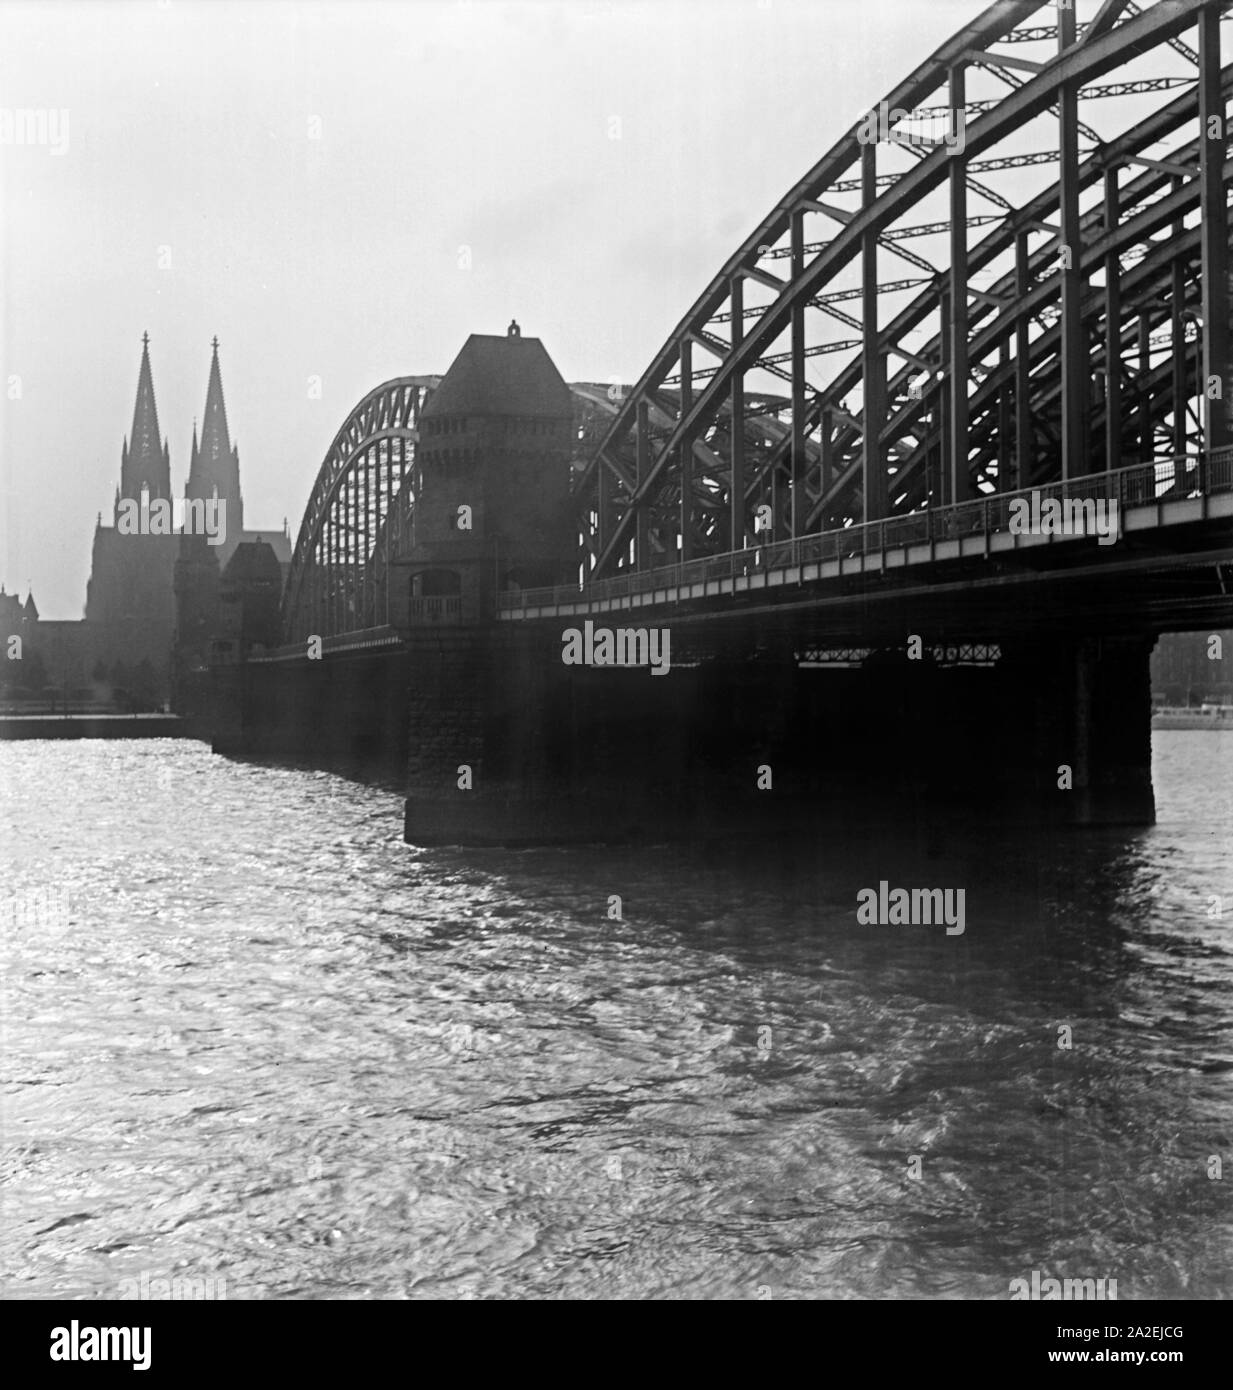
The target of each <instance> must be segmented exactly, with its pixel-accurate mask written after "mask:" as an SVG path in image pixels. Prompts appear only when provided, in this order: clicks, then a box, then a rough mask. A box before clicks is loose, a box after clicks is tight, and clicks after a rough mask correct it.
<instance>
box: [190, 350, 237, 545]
mask: <svg viewBox="0 0 1233 1390" xmlns="http://www.w3.org/2000/svg"><path fill="white" fill-rule="evenodd" d="M210 346H211V348H212V349H213V355H212V356H211V358H210V381H209V385H208V386H207V387H206V403H205V413H204V415H202V417H201V440H200V443H198V439H197V427H196V424H195V423H194V425H193V452H192V458H191V461H190V464H189V472H188V487H187V489H186V493H187V495H188V496H189V497H203V498H208V497H213V496H215V495H216V494H217V495H218V496H219V497H222V498H225V499H226V502H227V531H228V534H229V535H238V534H239V533H240V532H241V531H242V530H243V529H244V500H243V498H242V496H241V495H240V455H239V450H238V449H236V448H235V446H234V445H233V444H232V442H231V434H230V431H229V430H228V428H227V407H226V405H225V403H224V401H223V378H222V371H221V369H220V367H219V365H218V339H217V338H215V339H214V340H213V342H212V343H211V344H210Z"/></svg>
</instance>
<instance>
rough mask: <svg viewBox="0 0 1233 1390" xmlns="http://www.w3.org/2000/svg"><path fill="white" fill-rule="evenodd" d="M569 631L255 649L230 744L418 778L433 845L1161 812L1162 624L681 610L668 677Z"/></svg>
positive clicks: (412, 835)
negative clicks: (586, 654) (876, 630)
mask: <svg viewBox="0 0 1233 1390" xmlns="http://www.w3.org/2000/svg"><path fill="white" fill-rule="evenodd" d="M593 623H594V626H593V629H592V632H591V638H592V643H593V644H594V640H595V637H596V635H597V634H598V635H599V636H602V629H603V625H604V620H603V619H597V620H593ZM577 630H578V631H579V634H580V636H582V637H585V636H586V627H585V622H584V621H580V622H579V623H578V625H577ZM613 630H614V631H619V627H614V628H613ZM635 630H636V629H635ZM568 631H569V629H568V628H563V627H562V625H561V624H559V623H556V622H553V623H519V624H497V625H492V626H489V627H476V628H445V629H440V630H437V631H434V632H425V633H418V634H410V635H404V637H403V639H402V640H401V641H400V642H398V643H397V644H396V645H395V644H394V643H392V642H389V641H388V639H387V640H386V643H385V644H382V643H381V642H380V641H378V642H376V643H374V644H373V645H371V646H369V647H364V646H361V645H359V644H355V645H353V646H352V647H351V648H350V649H349V650H333V651H329V650H327V651H326V652H325V653H324V654H323V656H322V657H321V658H320V659H318V660H308V659H306V658H305V657H303V656H295V657H289V656H288V657H284V658H282V659H277V658H274V659H266V660H261V661H254V662H250V663H248V664H247V665H245V666H244V667H242V668H236V674H235V679H236V686H235V689H234V692H233V698H232V699H231V700H230V701H229V703H228V710H229V718H228V720H227V721H226V723H225V724H220V726H219V727H218V728H217V729H216V731H215V736H214V746H215V748H216V750H217V751H219V752H230V753H234V754H240V755H242V756H253V757H276V758H292V759H299V760H307V761H309V762H311V763H314V764H316V765H319V766H325V767H329V768H333V769H334V770H336V771H339V772H341V773H344V774H347V775H351V776H358V777H363V778H368V779H373V780H377V781H379V782H381V783H383V784H384V785H386V786H389V787H391V788H396V789H398V790H400V791H402V792H403V793H404V795H405V835H406V838H407V840H408V841H410V842H411V843H415V844H423V845H434V844H519V843H550V842H563V841H570V840H629V839H633V840H637V839H655V838H661V839H662V838H695V837H707V836H713V835H718V836H727V835H735V836H740V835H751V836H753V835H778V834H781V833H784V832H786V831H789V830H791V829H794V828H797V827H800V826H802V825H809V824H816V825H819V826H834V827H846V828H850V829H856V828H859V827H866V828H868V829H869V830H871V831H874V830H877V829H878V828H879V827H883V826H888V825H892V824H895V823H904V824H909V823H916V824H920V823H922V821H927V820H931V819H936V818H939V817H942V818H945V817H948V816H950V817H956V818H958V819H960V820H962V819H965V818H967V817H970V816H977V817H979V818H981V819H997V820H1000V821H1004V822H1011V821H1017V820H1024V819H1029V820H1033V821H1044V822H1050V821H1053V822H1057V823H1065V824H1074V825H1095V824H1103V825H1110V824H1149V823H1151V821H1152V819H1153V814H1154V811H1153V796H1152V784H1151V735H1150V718H1151V709H1150V689H1149V681H1148V660H1149V657H1150V653H1151V649H1152V646H1153V639H1152V638H1150V637H1145V636H1143V635H1140V634H1128V635H1113V636H1110V635H1093V634H1070V635H1067V636H1064V637H1061V638H1058V637H1056V636H1047V635H1045V634H1035V635H1033V634H1018V635H1015V636H1013V637H1011V638H1008V639H1004V640H1001V641H990V640H980V641H970V640H967V641H965V640H958V639H953V640H952V639H947V640H946V641H943V642H935V641H931V640H929V639H928V637H921V636H920V635H919V634H916V633H913V632H908V631H905V633H904V635H903V638H902V640H900V641H898V642H894V643H891V642H889V641H887V642H884V643H883V644H881V645H878V646H876V647H873V648H860V647H856V646H853V645H848V646H844V647H836V646H834V645H833V644H828V643H827V642H826V641H825V640H819V639H818V638H817V637H816V636H809V635H808V634H806V633H803V632H802V633H796V634H794V633H793V632H792V631H790V630H776V629H768V627H767V624H766V622H765V620H764V619H755V618H750V619H746V620H744V621H740V622H729V623H726V624H725V625H724V626H723V629H722V631H720V630H718V629H717V628H716V627H715V625H708V626H707V627H706V628H705V629H703V630H701V631H700V630H698V629H697V628H691V627H690V626H689V625H688V624H680V623H677V624H668V625H667V631H668V632H669V633H670V634H671V636H670V642H669V652H670V665H669V666H668V667H667V669H666V670H665V671H664V673H663V674H658V675H657V674H654V672H653V668H652V667H650V666H649V665H643V666H640V667H630V668H621V667H614V666H595V665H590V666H588V665H567V664H565V662H563V660H562V653H563V651H564V650H565V647H566V643H565V642H563V640H562V637H563V632H568Z"/></svg>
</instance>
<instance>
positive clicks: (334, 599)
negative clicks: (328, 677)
mask: <svg viewBox="0 0 1233 1390" xmlns="http://www.w3.org/2000/svg"><path fill="white" fill-rule="evenodd" d="M439 381H440V378H439V377H435V376H402V377H397V378H395V379H394V380H393V381H386V382H383V383H382V384H381V385H380V386H378V387H376V388H375V389H374V390H372V391H370V392H369V393H368V394H367V395H366V396H365V397H364V398H363V399H362V400H361V401H360V402H359V404H358V405H356V406H355V408H354V409H353V410H352V411H351V412H350V414H348V416H347V418H346V419H345V420H344V421H343V423H342V425H341V426H340V428H339V430H338V433H337V434H336V435H335V436H334V439H333V442H332V443H331V444H330V447H329V450H328V451H327V452H326V455H325V458H324V460H323V461H322V464H321V467H320V469H319V470H318V473H317V479H316V482H315V484H314V486H313V490H312V494H311V495H310V497H309V500H308V506H307V507H306V508H305V511H304V519H303V521H302V522H301V523H300V531H299V536H298V537H297V539H296V543H295V551H294V552H293V554H292V559H291V570H290V573H289V574H288V576H287V585H286V589H285V591H284V597H283V639H284V641H286V642H304V641H306V640H307V639H308V638H309V637H310V636H320V637H327V636H334V635H336V634H338V633H341V632H354V631H358V630H362V629H365V628H373V627H378V626H380V625H381V624H382V623H383V621H384V617H383V614H382V612H381V608H382V606H383V602H384V598H385V587H384V586H385V573H386V564H385V563H384V561H385V559H386V557H387V556H388V554H389V553H390V550H391V547H393V546H395V545H396V543H397V539H398V530H399V527H400V525H401V524H402V523H403V521H404V520H405V519H406V518H407V517H409V514H410V501H411V499H412V496H413V491H412V489H410V488H408V487H407V480H408V478H409V476H410V474H411V470H412V467H413V464H414V460H415V446H416V443H417V441H418V439H419V428H418V426H419V418H420V413H421V411H422V410H423V408H424V405H425V403H426V401H427V399H428V396H429V395H430V394H431V392H432V390H433V388H434V387H435V386H436V385H437V383H438V382H439Z"/></svg>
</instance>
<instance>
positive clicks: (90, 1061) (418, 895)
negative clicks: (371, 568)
mask: <svg viewBox="0 0 1233 1390" xmlns="http://www.w3.org/2000/svg"><path fill="white" fill-rule="evenodd" d="M1154 737H1155V782H1156V794H1157V808H1158V816H1159V822H1158V824H1157V825H1156V826H1154V827H1153V828H1151V829H1146V830H1127V831H1099V832H1089V833H1071V834H1068V835H1062V836H1052V835H1050V836H1040V835H1038V836H1035V837H1033V836H1030V835H1026V834H1025V833H1024V832H1022V831H1017V832H1013V833H1012V832H1006V833H1000V832H995V831H989V832H987V833H984V834H983V835H981V836H980V837H979V838H978V839H977V838H973V837H972V836H971V835H968V836H966V837H962V838H961V837H958V836H955V835H951V836H948V835H947V833H946V832H945V831H944V830H942V829H940V828H938V827H934V828H933V829H932V830H931V833H930V835H929V837H928V840H927V841H925V840H921V841H920V842H916V841H908V840H898V841H893V840H886V841H883V842H880V843H877V844H869V843H861V842H859V841H854V840H851V839H849V840H847V841H827V840H817V839H812V840H808V841H805V842H803V843H801V844H789V843H784V844H780V845H777V846H773V847H767V846H765V845H763V846H753V845H750V846H735V845H732V844H727V845H725V846H723V847H720V848H712V849H704V848H700V847H699V848H694V849H690V848H681V847H679V846H667V845H664V846H652V847H651V848H649V849H648V848H642V849H634V848H627V847H622V848H619V849H616V848H606V847H602V846H594V847H584V848H569V849H559V850H530V851H521V852H510V851H502V850H460V849H453V850H450V849H446V850H439V849H435V850H420V849H416V848H413V847H409V846H406V845H404V844H402V843H401V801H400V799H399V798H398V797H396V796H394V795H391V794H390V793H389V792H386V791H383V790H379V789H374V788H371V787H363V786H358V785H355V784H352V783H349V782H346V781H343V780H341V779H339V778H337V777H334V776H331V775H327V774H324V773H314V772H309V771H302V770H288V769H281V768H273V767H269V766H257V765H250V764H244V763H236V762H231V761H228V760H225V759H223V758H216V757H213V756H212V755H211V754H210V753H209V751H208V750H207V749H206V748H205V746H204V745H201V744H197V743H192V742H172V741H150V742H111V743H107V742H76V743H75V742H63V743H37V742H31V743H16V744H3V745H0V793H3V799H4V804H3V835H4V839H3V843H4V861H5V880H6V881H5V884H4V889H5V894H6V907H5V917H4V919H3V922H4V932H3V954H4V959H3V966H4V985H3V998H2V1003H3V1034H2V1037H0V1045H2V1062H3V1070H4V1085H5V1097H6V1098H5V1105H4V1130H3V1140H2V1145H3V1147H2V1154H0V1157H2V1160H3V1161H2V1163H0V1197H2V1199H3V1230H2V1232H0V1269H2V1272H3V1278H4V1293H5V1295H6V1296H7V1297H9V1298H35V1297H53V1298H75V1297H118V1296H123V1295H124V1292H125V1290H126V1289H131V1288H132V1287H133V1282H134V1281H139V1280H141V1279H142V1278H145V1279H147V1280H163V1279H166V1280H174V1279H177V1278H184V1279H194V1280H199V1281H206V1280H208V1281H213V1282H212V1283H210V1284H208V1285H205V1286H204V1287H206V1288H207V1291H210V1290H212V1291H213V1292H214V1293H215V1294H216V1296H217V1294H218V1293H219V1292H222V1291H223V1290H225V1294H226V1296H227V1297H228V1298H245V1297H249V1298H305V1297H316V1298H338V1297H344V1298H356V1297H358V1298H371V1297H378V1298H390V1297H394V1298H401V1297H410V1298H425V1297H446V1298H491V1297H526V1298H562V1297H566V1298H590V1297H618V1298H637V1297H644V1298H664V1297H675V1298H716V1297H723V1298H759V1297H763V1298H764V1297H773V1298H818V1297H835V1298H848V1297H865V1298H885V1297H965V1298H1006V1297H1008V1291H1009V1287H1010V1281H1011V1280H1013V1279H1016V1278H1021V1277H1026V1278H1030V1276H1031V1274H1032V1271H1034V1270H1037V1271H1040V1273H1041V1275H1042V1277H1043V1276H1049V1275H1052V1276H1054V1277H1059V1278H1061V1277H1076V1278H1087V1277H1091V1278H1099V1277H1103V1278H1106V1279H1109V1278H1115V1279H1116V1280H1117V1281H1118V1282H1117V1288H1118V1297H1119V1299H1128V1298H1147V1297H1198V1298H1213V1297H1215V1298H1228V1297H1233V1213H1231V1203H1233V854H1231V852H1230V851H1231V849H1233V736H1230V737H1222V736H1221V735H1218V734H1209V733H1204V732H1170V733H1157V734H1156V735H1155V736H1154ZM881 880H887V881H888V882H889V883H890V885H891V886H892V887H894V886H897V885H902V886H909V887H912V886H922V887H943V888H954V889H958V888H962V889H963V890H964V892H965V904H966V905H965V920H964V928H965V929H964V931H963V933H962V935H958V934H955V935H948V934H947V933H946V930H945V928H944V927H928V926H925V927H919V926H918V927H891V926H862V925H860V924H858V922H857V916H856V909H857V894H858V892H859V891H860V890H861V889H862V888H866V887H873V888H877V886H878V884H879V882H880V881H881ZM616 898H619V899H620V901H619V904H618V903H617V902H615V901H614V899H616ZM1217 900H1222V901H1217ZM618 911H619V914H620V916H619V919H618V917H617V915H616V914H617V913H618ZM1221 911H1222V914H1223V915H1221V916H1217V915H1216V914H1217V913H1218V912H1221ZM1065 1044H1069V1045H1068V1046H1067V1045H1065ZM1215 1159H1218V1160H1220V1161H1221V1163H1222V1165H1223V1175H1222V1176H1221V1177H1220V1178H1219V1179H1217V1178H1215V1177H1214V1176H1211V1175H1212V1174H1214V1173H1215V1172H1216V1168H1215V1165H1214V1163H1213V1160H1215ZM916 1174H919V1176H915V1175H916ZM181 1287H188V1286H183V1285H182V1286H181Z"/></svg>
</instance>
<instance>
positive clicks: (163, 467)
mask: <svg viewBox="0 0 1233 1390" xmlns="http://www.w3.org/2000/svg"><path fill="white" fill-rule="evenodd" d="M160 441H161V442H160ZM143 487H145V488H149V490H150V496H151V498H155V497H167V498H169V497H170V496H171V455H170V452H169V450H168V448H167V441H166V440H165V439H161V437H160V435H159V432H158V406H157V405H156V404H155V401H154V376H153V373H152V372H151V370H150V335H149V334H148V333H143V334H142V335H141V370H140V371H139V372H138V375H137V400H136V402H135V404H134V405H133V429H132V433H131V434H130V435H129V437H128V439H127V440H126V441H125V444H124V448H123V450H122V452H121V456H120V494H121V496H122V497H125V498H130V497H131V498H134V499H136V498H139V497H140V496H141V490H142V488H143Z"/></svg>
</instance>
